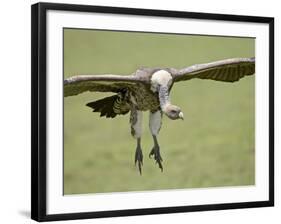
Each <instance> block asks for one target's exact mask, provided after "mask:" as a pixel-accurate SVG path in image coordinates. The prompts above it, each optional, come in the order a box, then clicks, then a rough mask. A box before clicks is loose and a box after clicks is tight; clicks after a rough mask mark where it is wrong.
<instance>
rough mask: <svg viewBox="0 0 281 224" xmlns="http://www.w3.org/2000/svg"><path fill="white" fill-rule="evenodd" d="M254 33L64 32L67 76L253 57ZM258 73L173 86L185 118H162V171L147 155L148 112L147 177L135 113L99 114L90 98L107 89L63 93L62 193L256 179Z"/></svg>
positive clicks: (249, 182) (146, 147) (239, 182)
mask: <svg viewBox="0 0 281 224" xmlns="http://www.w3.org/2000/svg"><path fill="white" fill-rule="evenodd" d="M254 52H255V41H254V39H251V38H226V37H210V36H191V35H164V34H161V35H160V34H145V33H129V32H108V31H92V30H74V29H65V30H64V77H69V76H71V75H77V74H105V73H114V74H124V75H127V74H131V73H132V72H133V71H135V70H136V69H137V68H138V67H140V66H148V67H150V66H151V67H153V66H162V67H177V68H180V67H185V66H188V65H192V64H196V63H205V62H210V61H215V60H220V59H225V58H231V57H252V56H254ZM254 82H255V81H254V76H251V77H247V78H243V79H242V80H240V81H239V82H237V83H233V84H232V83H222V82H215V81H209V80H192V81H187V82H181V83H177V84H175V85H174V87H173V90H172V93H171V98H172V102H173V103H174V104H176V105H179V106H180V107H181V108H182V110H183V112H184V114H185V120H184V121H181V120H179V121H171V120H169V119H168V118H166V117H164V119H163V125H162V129H161V131H160V135H159V142H160V146H161V151H162V157H163V159H164V162H163V165H164V172H163V173H161V171H160V170H159V168H158V167H157V165H156V164H155V162H154V161H153V160H152V159H149V158H148V154H149V152H150V150H151V148H152V146H153V141H152V138H151V135H150V132H149V128H148V113H145V118H144V122H143V125H144V134H143V138H142V147H143V153H144V167H143V175H142V176H140V175H139V173H138V171H137V168H136V167H135V166H134V161H133V159H134V151H135V148H136V142H135V140H134V139H133V138H132V137H131V136H130V126H129V116H128V115H126V116H118V117H116V118H114V119H105V118H100V117H99V115H98V114H97V113H92V112H91V110H90V108H88V107H86V106H85V104H86V103H88V102H90V101H93V100H96V99H99V98H102V97H104V96H105V95H111V94H110V93H109V94H102V93H84V94H81V95H78V96H74V97H68V98H65V99H64V193H65V194H83V193H97V192H120V191H143V190H156V189H183V188H200V187H217V186H238V185H239V186H241V185H253V184H254V183H255V160H254V159H255V145H254V132H255V127H254V122H255V116H254V111H255V102H254V99H255V95H254Z"/></svg>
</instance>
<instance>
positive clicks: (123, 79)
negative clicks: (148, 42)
mask: <svg viewBox="0 0 281 224" xmlns="http://www.w3.org/2000/svg"><path fill="white" fill-rule="evenodd" d="M254 73H255V58H232V59H226V60H221V61H216V62H211V63H206V64H198V65H193V66H189V67H186V68H182V69H175V68H141V69H138V70H137V71H136V72H134V73H133V74H131V75H129V76H122V75H113V74H105V75H78V76H72V77H70V78H67V79H65V80H64V97H68V96H74V95H77V94H80V93H83V92H86V91H90V92H113V93H116V94H115V95H113V96H110V97H106V98H103V99H100V100H97V101H94V102H90V103H88V104H87V106H89V107H91V108H92V109H93V112H99V113H100V116H101V117H102V116H105V117H107V118H114V117H115V116H117V115H121V114H123V115H124V114H127V113H128V112H130V124H131V134H132V136H133V137H134V138H136V140H137V148H136V151H135V164H137V165H138V169H139V172H140V173H141V172H142V165H143V154H142V149H141V135H142V125H141V123H142V111H150V118H149V127H150V131H151V134H152V137H153V141H154V146H153V148H152V150H151V151H150V153H149V157H151V156H153V158H154V159H155V161H156V163H157V164H158V166H159V168H160V169H161V170H162V171H163V165H162V158H161V155H160V147H159V144H158V141H157V135H158V133H159V131H160V128H161V123H162V122H161V121H162V114H165V115H166V116H167V117H169V118H170V119H172V120H177V119H183V112H182V111H181V109H180V107H178V106H176V105H173V104H172V103H171V102H170V97H169V94H170V91H171V88H172V87H173V84H174V83H176V82H179V81H187V80H191V79H194V78H199V79H210V80H215V81H223V82H236V81H238V80H240V79H241V78H243V77H244V76H249V75H253V74H254Z"/></svg>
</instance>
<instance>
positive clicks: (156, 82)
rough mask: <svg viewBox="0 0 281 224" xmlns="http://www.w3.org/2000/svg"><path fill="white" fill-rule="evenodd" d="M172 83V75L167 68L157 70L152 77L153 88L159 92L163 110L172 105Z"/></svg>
mask: <svg viewBox="0 0 281 224" xmlns="http://www.w3.org/2000/svg"><path fill="white" fill-rule="evenodd" d="M171 84H172V76H171V74H170V73H169V72H167V71H165V70H160V71H157V72H155V73H154V74H153V75H152V77H151V90H152V91H153V92H158V93H159V101H160V107H161V110H162V111H165V108H166V107H167V106H168V105H170V104H171V103H170V97H169V88H170V86H171Z"/></svg>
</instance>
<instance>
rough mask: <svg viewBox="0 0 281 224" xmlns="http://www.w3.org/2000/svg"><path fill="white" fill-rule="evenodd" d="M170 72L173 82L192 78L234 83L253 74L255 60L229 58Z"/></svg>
mask: <svg viewBox="0 0 281 224" xmlns="http://www.w3.org/2000/svg"><path fill="white" fill-rule="evenodd" d="M171 71H172V76H173V79H174V81H175V82H179V81H184V80H190V79H193V78H199V79H211V80H216V81H223V82H235V81H238V80H239V79H241V78H243V77H244V76H248V75H253V74H254V73H255V58H231V59H226V60H221V61H216V62H211V63H206V64H198V65H193V66H190V67H187V68H183V69H172V70H171Z"/></svg>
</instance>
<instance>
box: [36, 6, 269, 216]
mask: <svg viewBox="0 0 281 224" xmlns="http://www.w3.org/2000/svg"><path fill="white" fill-rule="evenodd" d="M273 82H274V19H273V18H269V17H253V16H241V15H223V14H209V13H195V12H183V11H163V10H150V9H136V8H115V7H102V6H86V5H68V4H53V3H38V4H35V5H32V200H31V201H32V207H31V216H32V219H34V220H37V221H53V220H67V219H83V218H98V217H114V216H131V215H145V214H160V213H176V212H191V211H205V210H219V209H235V208H251V207H263V206H273V205H274V170H273V168H274V144H273V143H274V89H273V87H274V83H273Z"/></svg>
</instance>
